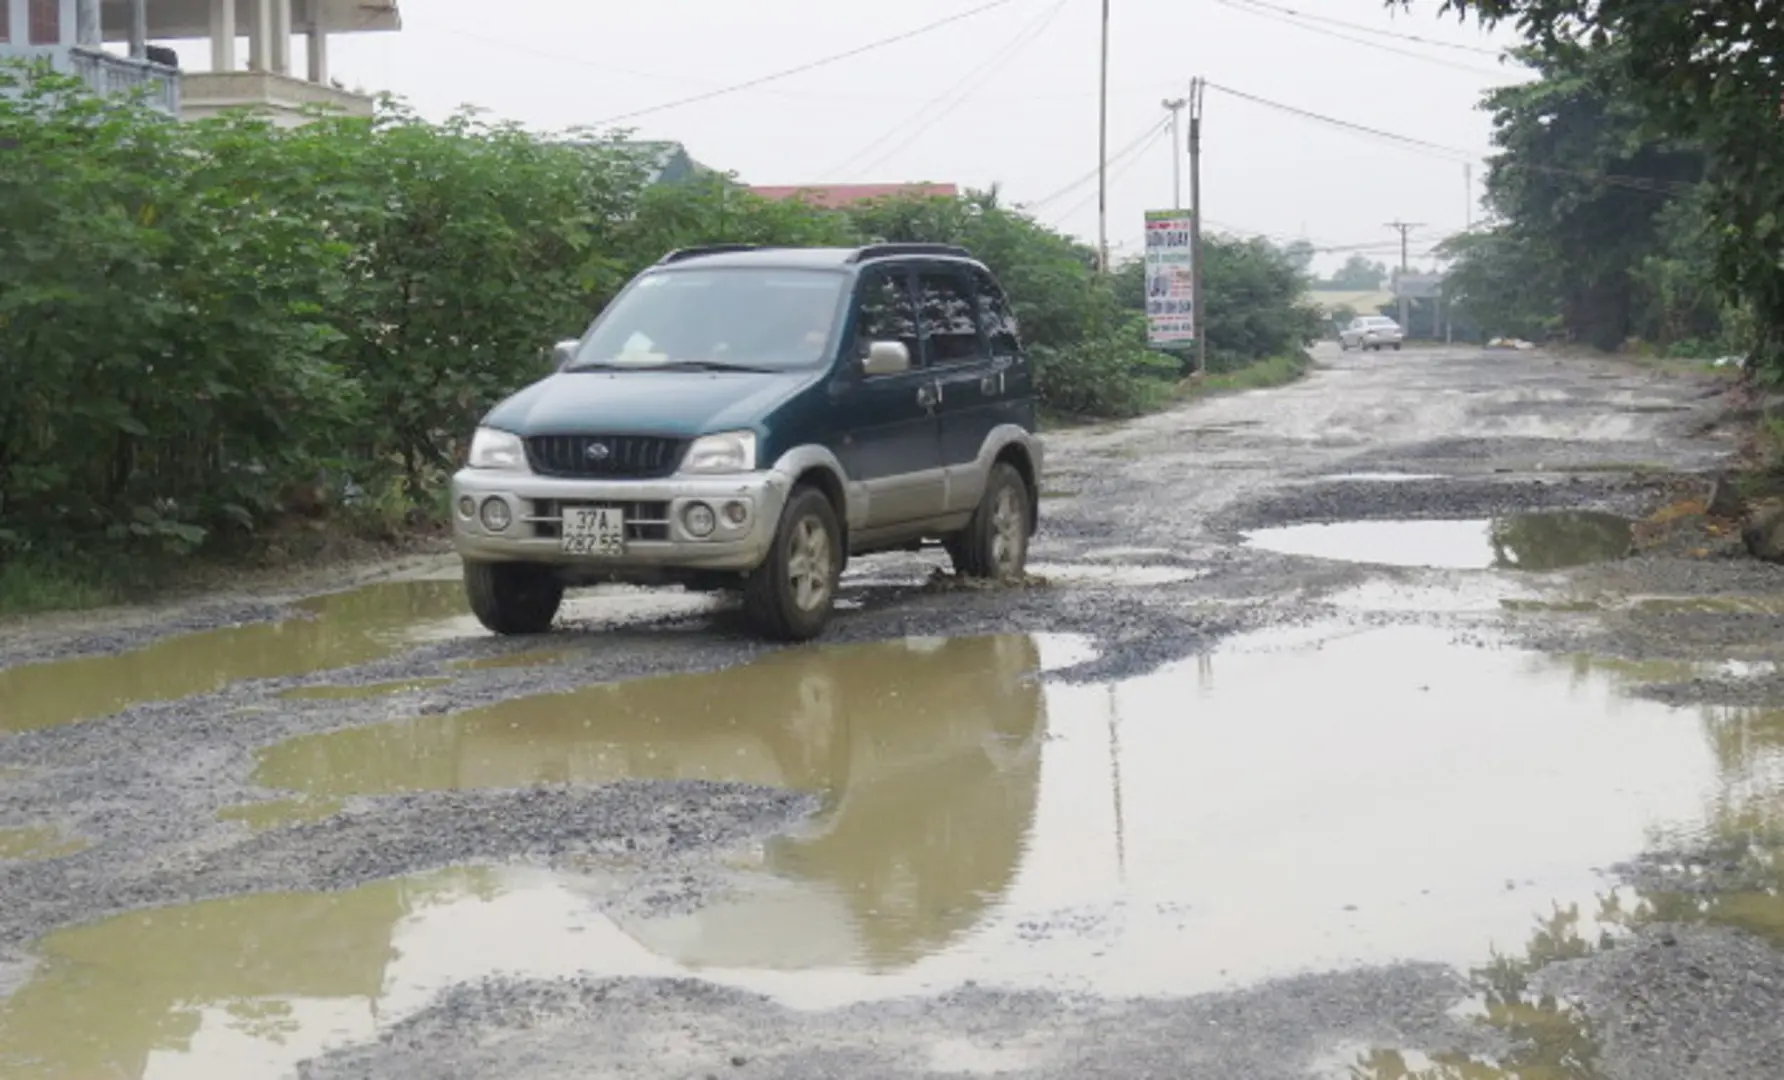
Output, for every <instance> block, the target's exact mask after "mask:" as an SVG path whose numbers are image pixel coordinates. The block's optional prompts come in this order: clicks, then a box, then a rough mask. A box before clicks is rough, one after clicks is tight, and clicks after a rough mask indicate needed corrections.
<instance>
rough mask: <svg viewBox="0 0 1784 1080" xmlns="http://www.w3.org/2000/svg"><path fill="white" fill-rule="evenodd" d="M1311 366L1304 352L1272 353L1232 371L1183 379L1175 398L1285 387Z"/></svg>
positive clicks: (1181, 398) (1311, 360) (1308, 357)
mask: <svg viewBox="0 0 1784 1080" xmlns="http://www.w3.org/2000/svg"><path fill="white" fill-rule="evenodd" d="M1312 368H1313V358H1312V357H1310V356H1308V355H1307V354H1306V353H1304V352H1303V353H1294V354H1292V355H1285V356H1272V357H1270V358H1269V359H1268V360H1260V361H1258V362H1257V363H1255V364H1247V365H1246V366H1244V367H1242V368H1237V369H1235V370H1233V371H1223V372H1220V373H1218V374H1214V375H1209V376H1207V377H1206V378H1201V379H1185V380H1183V381H1182V382H1181V383H1178V384H1177V398H1178V400H1187V399H1192V398H1198V397H1205V396H1207V395H1209V394H1231V393H1236V392H1238V391H1241V390H1264V389H1267V388H1269V387H1272V386H1285V385H1287V384H1289V383H1292V382H1294V381H1295V380H1296V379H1299V378H1301V377H1302V376H1304V375H1306V374H1307V372H1308V371H1310V370H1312Z"/></svg>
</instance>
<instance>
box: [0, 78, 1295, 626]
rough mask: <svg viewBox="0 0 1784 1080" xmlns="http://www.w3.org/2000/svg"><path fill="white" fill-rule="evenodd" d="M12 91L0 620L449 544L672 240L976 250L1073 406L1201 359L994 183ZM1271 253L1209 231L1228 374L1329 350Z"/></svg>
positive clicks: (1049, 378) (1145, 388)
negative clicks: (448, 528) (490, 413)
mask: <svg viewBox="0 0 1784 1080" xmlns="http://www.w3.org/2000/svg"><path fill="white" fill-rule="evenodd" d="M0 81H3V82H4V84H5V85H7V86H10V87H12V88H13V90H14V92H11V93H0V147H4V148H5V151H4V153H5V157H6V162H7V167H6V169H5V170H0V329H3V332H0V385H4V386H5V387H6V393H5V394H4V395H0V612H6V611H20V610H41V609H44V608H49V607H63V606H70V605H91V604H95V603H101V602H104V601H106V600H109V599H113V598H115V597H117V596H118V595H120V593H122V592H127V591H130V586H132V585H140V586H147V585H149V584H152V583H153V582H154V580H155V578H156V576H157V575H158V574H160V573H162V572H163V571H165V570H166V569H167V568H168V567H169V566H174V567H183V566H189V565H191V560H190V559H189V558H188V557H189V556H192V555H195V554H203V555H207V556H210V555H227V556H231V557H235V556H240V555H244V554H255V555H258V556H262V557H265V556H268V555H269V554H270V555H271V556H274V557H276V556H278V555H280V554H284V553H295V552H297V551H300V550H305V549H310V550H313V549H316V548H318V547H325V546H327V544H328V543H330V542H332V541H338V540H339V539H341V538H342V537H367V536H369V537H371V538H374V539H381V540H399V539H402V538H406V537H409V536H412V535H414V534H416V533H417V532H418V531H425V530H426V529H429V528H432V527H435V524H436V523H437V522H438V521H439V520H441V518H442V517H443V515H442V512H441V510H442V508H441V506H440V501H441V499H442V495H443V489H444V484H443V481H444V480H445V478H446V476H447V475H448V474H449V473H450V471H451V470H452V469H453V468H454V467H455V465H456V463H457V461H458V460H459V455H460V454H461V452H462V450H463V447H462V442H463V440H464V438H465V437H466V435H467V434H468V433H469V432H470V431H471V429H472V427H473V426H474V424H475V422H476V420H477V418H478V417H479V416H480V415H481V414H482V413H483V411H484V410H485V409H487V408H488V407H489V406H490V405H492V404H494V403H495V402H496V401H497V400H499V399H500V398H502V397H503V396H505V395H506V394H508V393H509V392H511V391H513V390H515V389H518V388H519V387H521V386H523V385H525V384H526V383H528V382H530V381H532V380H533V379H535V378H537V377H539V376H541V375H543V374H545V373H546V372H547V371H548V370H549V366H548V349H549V345H550V343H551V342H553V341H555V340H557V339H559V338H564V337H573V336H576V335H578V334H579V333H580V332H581V331H582V329H583V328H584V327H585V326H586V325H587V323H588V321H589V319H590V318H591V317H592V316H593V315H594V314H595V313H596V312H597V311H598V310H599V309H600V308H601V306H602V305H603V304H605V303H606V302H607V300H609V299H610V298H611V297H612V296H613V294H614V293H615V292H616V291H617V290H618V289H619V288H620V287H621V286H623V285H624V283H625V282H626V281H627V280H628V279H629V278H630V277H631V275H633V274H634V273H636V272H637V271H638V270H639V269H641V268H643V267H644V266H646V265H648V264H650V263H651V262H653V261H655V260H656V259H657V258H659V257H661V256H662V254H663V253H664V252H666V251H669V250H671V249H674V248H677V247H686V246H690V245H696V244H701V243H715V242H755V243H780V244H856V243H862V242H867V241H870V240H888V241H900V240H902V241H946V242H954V243H960V244H964V245H966V246H968V247H970V248H971V249H972V250H973V251H974V252H975V253H976V254H978V255H979V256H980V257H982V258H983V259H985V261H986V262H987V263H988V264H990V265H991V267H992V268H993V269H994V270H995V271H996V272H997V274H998V275H999V277H1000V278H1001V279H1002V280H1003V282H1004V284H1005V287H1006V288H1007V289H1008V290H1009V291H1010V293H1011V294H1012V299H1013V301H1014V304H1015V307H1016V312H1017V315H1018V317H1019V319H1020V323H1021V327H1022V330H1023V333H1024V336H1025V338H1026V340H1027V342H1028V344H1029V346H1030V348H1031V350H1032V353H1033V355H1034V357H1035V360H1036V362H1037V366H1038V368H1039V371H1040V379H1041V394H1042V397H1043V400H1044V403H1045V405H1046V407H1047V408H1048V409H1049V410H1050V411H1051V412H1053V413H1056V414H1063V415H1071V416H1079V417H1096V418H1107V417H1122V416H1131V415H1135V414H1138V413H1141V412H1144V411H1146V410H1148V409H1152V408H1156V407H1160V406H1162V405H1164V404H1167V403H1168V402H1170V401H1171V400H1173V397H1174V394H1173V391H1174V388H1175V387H1176V385H1177V383H1178V381H1179V379H1180V377H1181V376H1182V375H1183V374H1184V372H1185V370H1186V368H1185V363H1184V361H1183V360H1182V359H1181V358H1178V357H1174V356H1167V355H1164V354H1161V353H1158V352H1154V351H1151V350H1149V349H1148V348H1147V346H1146V337H1145V327H1144V319H1143V317H1142V316H1141V314H1140V311H1139V292H1138V281H1139V276H1138V268H1137V267H1136V268H1134V269H1132V270H1124V271H1123V273H1122V274H1121V275H1111V276H1110V277H1109V278H1102V277H1099V276H1098V275H1097V274H1096V273H1095V270H1094V266H1095V259H1094V254H1093V253H1092V252H1091V251H1090V250H1089V249H1087V248H1086V247H1084V246H1083V245H1081V244H1079V243H1077V242H1076V241H1074V240H1072V239H1070V238H1068V237H1065V236H1063V235H1060V234H1058V233H1055V232H1052V231H1050V230H1048V229H1047V228H1045V227H1044V226H1042V225H1040V224H1038V223H1037V222H1035V221H1034V220H1033V219H1032V218H1030V217H1028V216H1027V215H1025V214H1023V213H1022V212H1020V211H1019V210H1017V209H1012V208H1009V207H1006V206H1004V205H1002V204H1001V203H1000V201H999V198H998V196H997V193H996V192H995V190H993V191H988V192H975V193H970V194H969V195H967V196H965V197H963V198H959V199H920V200H902V201H887V202H881V203H878V204H873V205H868V206H864V207H861V208H856V209H853V210H849V211H830V210H823V209H819V208H815V207H812V206H808V205H806V204H803V203H799V202H771V201H768V200H764V199H761V198H758V197H755V196H753V195H751V194H749V193H748V192H746V191H743V190H741V189H740V188H739V187H737V186H736V185H735V184H732V183H730V182H728V181H727V179H725V178H710V177H709V178H705V179H701V180H697V181H690V182H685V183H678V184H652V183H651V182H650V169H649V167H648V165H647V163H646V162H644V161H643V160H641V159H640V157H639V156H638V154H637V152H636V151H633V150H630V149H628V148H627V147H626V146H624V145H623V144H621V143H620V142H618V141H617V140H616V138H615V137H613V136H612V135H611V134H604V135H599V136H597V135H591V134H587V133H568V134H566V135H563V136H558V137H550V138H547V137H540V136H537V135H534V134H529V133H527V132H524V131H522V130H521V129H519V128H518V127H514V126H508V125H502V124H496V123H491V122H488V121H485V120H483V119H480V118H478V117H476V116H475V115H474V114H471V113H465V114H461V115H459V116H456V117H454V118H453V119H452V120H450V121H449V122H446V123H443V124H431V123H427V122H425V121H423V120H421V119H420V118H418V117H416V116H415V115H413V114H412V113H410V112H409V111H407V110H406V109H405V108H404V107H403V106H401V105H400V103H397V102H394V101H387V102H386V103H385V104H384V105H383V107H382V108H381V110H380V113H379V116H378V117H377V118H376V119H375V120H356V119H329V120H322V121H319V122H317V123H314V124H311V125H308V126H305V127H302V128H299V129H296V130H283V129H278V128H274V127H272V126H270V125H269V124H266V123H263V122H260V121H256V120H252V119H247V118H231V119H222V120H213V121H206V122H202V123H168V122H166V120H165V119H164V118H162V117H161V116H159V115H158V114H156V113H154V112H152V111H150V110H147V109H145V108H139V107H135V106H132V105H129V104H125V103H120V102H119V101H117V100H115V99H114V100H105V101H101V100H100V99H97V98H94V97H92V96H90V95H89V94H88V93H87V92H86V91H85V90H84V89H83V88H82V87H80V86H79V85H78V84H77V83H74V82H73V81H71V80H65V79H61V78H59V77H56V76H43V77H41V78H37V79H34V80H32V81H31V82H30V83H29V84H28V85H24V84H22V82H21V81H20V80H19V79H18V78H17V72H16V71H14V70H12V69H5V70H0ZM1278 261H1279V260H1276V258H1275V256H1274V253H1273V252H1271V251H1270V250H1269V249H1268V248H1267V247H1264V246H1260V245H1252V244H1246V243H1239V242H1228V241H1224V240H1222V239H1220V238H1218V237H1216V238H1211V239H1210V242H1209V254H1208V265H1209V274H1208V289H1209V301H1208V306H1209V307H1210V309H1211V310H1213V311H1215V312H1218V313H1219V315H1218V316H1217V317H1216V318H1215V319H1214V320H1212V321H1211V323H1210V327H1209V329H1210V334H1211V349H1210V355H1211V359H1212V360H1213V361H1214V365H1212V366H1213V370H1216V371H1220V372H1236V371H1239V370H1242V369H1244V368H1246V366H1247V365H1250V364H1254V363H1256V362H1258V361H1265V360H1272V359H1273V358H1277V357H1281V356H1284V355H1290V354H1294V353H1297V352H1298V350H1299V349H1300V348H1301V347H1303V346H1304V345H1305V344H1306V342H1307V340H1309V339H1310V338H1311V337H1312V332H1311V330H1310V329H1309V327H1308V325H1307V324H1306V323H1305V321H1304V320H1300V315H1299V313H1298V311H1297V310H1296V309H1295V308H1294V304H1295V296H1296V295H1297V294H1298V290H1294V291H1289V290H1286V289H1284V288H1283V287H1282V281H1283V278H1282V273H1283V272H1284V271H1283V268H1282V267H1280V266H1278V265H1277V262H1278ZM1288 273H1289V274H1290V275H1291V276H1292V271H1288ZM1260 283H1264V284H1260ZM1130 284H1131V285H1132V286H1133V288H1132V290H1131V291H1132V295H1131V297H1130V296H1129V295H1128V293H1129V286H1130ZM1272 290H1273V291H1272ZM1258 304H1265V305H1276V306H1277V307H1278V308H1280V310H1279V311H1278V310H1252V309H1253V308H1254V307H1255V306H1256V305H1258ZM1298 320H1300V321H1298ZM1297 335H1299V336H1297ZM1276 363H1277V364H1278V365H1280V363H1281V361H1279V360H1277V361H1276ZM1264 370H1268V371H1277V370H1278V368H1276V367H1271V368H1266V369H1264Z"/></svg>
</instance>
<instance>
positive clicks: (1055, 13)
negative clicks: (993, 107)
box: [825, 0, 1067, 178]
mask: <svg viewBox="0 0 1784 1080" xmlns="http://www.w3.org/2000/svg"><path fill="white" fill-rule="evenodd" d="M1066 2H1067V0H1055V2H1054V4H1053V6H1051V7H1049V8H1046V9H1045V10H1043V11H1042V12H1041V13H1040V15H1039V16H1037V17H1036V18H1035V19H1033V20H1032V21H1030V22H1028V23H1027V24H1025V25H1024V26H1023V27H1022V29H1021V30H1018V31H1017V32H1016V36H1015V37H1013V38H1011V39H1010V40H1009V42H1008V43H1007V44H1005V45H1004V47H1003V48H1002V49H1000V50H998V52H997V53H995V54H993V55H992V56H990V57H989V58H987V60H986V62H985V63H983V64H981V65H979V66H978V67H976V68H974V69H973V70H972V71H969V72H967V74H966V77H965V78H963V79H961V80H960V81H959V82H956V83H955V84H954V85H953V86H950V87H949V88H948V89H947V90H946V91H945V92H944V93H943V94H942V96H941V97H940V98H935V99H932V100H931V101H929V102H927V103H926V104H924V105H923V107H922V108H920V109H918V110H917V111H916V112H915V113H913V114H912V115H911V116H909V117H907V118H906V119H905V120H903V121H901V122H900V123H898V124H896V125H894V126H893V127H892V128H891V129H889V130H888V131H886V132H885V133H884V134H882V135H881V136H880V137H879V138H877V139H875V140H874V141H873V142H871V143H868V144H867V145H866V146H864V147H862V148H861V149H860V150H859V151H857V152H856V153H855V154H853V155H851V156H850V157H848V158H846V159H845V160H844V161H843V163H842V164H840V165H838V166H836V167H835V168H834V169H830V170H829V171H828V172H827V173H826V174H825V175H828V176H836V177H839V178H840V177H841V176H842V174H843V172H844V170H846V169H848V168H849V167H850V166H851V165H853V164H854V163H855V162H856V161H857V160H859V159H860V158H862V157H865V156H866V155H867V154H870V153H872V152H873V150H874V148H876V147H878V146H879V145H881V144H882V143H884V142H886V140H888V139H891V138H892V137H893V136H895V135H896V134H897V133H898V132H899V131H900V130H901V129H904V128H905V127H907V126H910V128H911V130H910V133H909V134H908V135H906V136H905V137H904V138H903V139H900V140H899V141H898V142H897V143H895V144H894V145H893V146H892V147H891V148H889V149H888V150H886V151H885V152H884V153H882V154H880V155H879V156H878V157H876V158H874V159H873V160H871V161H869V162H867V163H866V164H864V165H862V166H861V167H860V169H859V172H860V173H861V174H866V173H867V172H869V171H870V170H872V169H874V168H876V167H878V166H879V165H880V163H881V162H884V161H886V160H887V159H888V158H890V157H892V156H893V155H894V154H896V153H898V152H899V151H900V150H903V149H904V148H905V147H907V146H909V145H910V144H911V143H912V142H915V141H916V140H917V139H918V138H920V137H921V136H922V135H923V134H924V133H925V132H926V131H927V130H929V129H930V127H929V126H926V125H924V124H923V123H922V120H923V117H924V114H925V113H927V112H929V110H930V108H931V106H934V105H937V104H942V103H943V102H946V104H943V105H942V109H941V111H939V112H937V113H936V114H935V115H934V116H931V117H929V121H928V125H930V126H932V125H934V124H936V123H939V122H940V121H941V120H942V118H943V117H945V116H947V115H948V114H949V113H951V112H953V111H954V110H955V109H958V108H959V107H960V106H961V105H964V104H965V103H966V101H967V99H969V98H970V97H972V95H973V92H974V91H975V90H977V89H979V88H980V87H982V86H984V85H985V84H986V83H987V82H989V81H990V80H991V77H992V76H994V75H996V74H997V72H998V71H999V70H1001V69H1002V68H1003V67H1004V65H1006V64H1008V63H1009V62H1010V61H1012V60H1014V59H1015V58H1016V57H1017V56H1018V55H1020V54H1021V52H1022V50H1023V49H1025V48H1027V47H1028V46H1029V45H1032V44H1033V43H1034V42H1035V41H1036V40H1037V39H1039V38H1040V36H1041V35H1042V34H1044V33H1046V32H1047V30H1048V28H1049V27H1051V26H1052V25H1053V20H1055V19H1057V18H1058V17H1059V13H1060V12H1061V11H1063V10H1064V9H1065V5H1066ZM981 77H982V78H981ZM975 79H978V80H979V81H978V82H977V83H976V84H973V81H974V80H975ZM968 84H973V85H968ZM950 95H953V100H952V101H949V100H948V98H949V97H950Z"/></svg>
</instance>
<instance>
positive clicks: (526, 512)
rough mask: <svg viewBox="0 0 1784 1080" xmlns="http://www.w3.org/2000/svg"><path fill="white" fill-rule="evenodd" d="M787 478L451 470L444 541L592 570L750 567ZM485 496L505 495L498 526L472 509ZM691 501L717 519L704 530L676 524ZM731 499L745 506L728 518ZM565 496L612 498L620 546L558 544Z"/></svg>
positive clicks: (464, 551)
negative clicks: (581, 551)
mask: <svg viewBox="0 0 1784 1080" xmlns="http://www.w3.org/2000/svg"><path fill="white" fill-rule="evenodd" d="M792 486H793V480H792V477H790V476H787V475H785V474H784V473H778V472H774V471H773V470H764V471H761V472H753V473H742V474H739V475H735V476H689V477H681V476H671V477H666V478H664V479H661V480H571V479H560V478H557V477H549V476H536V475H534V474H532V473H524V472H506V471H499V470H495V469H461V470H459V472H458V474H457V475H456V476H454V477H453V478H452V539H453V546H454V547H455V548H457V549H458V553H459V554H460V555H461V556H463V557H464V558H466V559H470V560H474V561H480V562H536V563H550V564H552V565H557V566H567V567H574V568H576V569H578V570H585V571H590V572H595V573H599V572H602V571H606V570H612V571H633V570H674V569H686V570H720V571H746V570H753V569H755V568H756V567H757V566H760V565H761V564H762V562H763V561H764V560H765V559H767V557H768V550H769V547H770V546H771V545H772V544H773V542H774V531H775V529H776V528H777V527H778V526H779V524H780V515H781V510H782V508H783V507H784V506H785V505H786V502H787V494H788V492H789V491H791V490H792ZM490 499H498V500H501V501H502V502H504V503H506V504H507V508H508V519H509V524H508V526H507V527H506V528H504V529H500V530H494V529H490V528H488V527H487V526H485V525H484V523H483V520H482V517H481V513H482V508H483V505H484V503H485V502H486V501H488V500H490ZM695 502H703V503H705V504H707V505H708V506H710V507H711V508H712V509H713V511H714V513H715V515H716V516H717V517H718V526H717V528H715V529H714V530H713V532H712V534H711V535H710V536H708V537H705V538H704V539H703V538H700V537H697V536H695V535H693V534H692V533H691V532H689V531H688V529H687V526H686V523H685V518H684V513H685V511H686V510H687V508H688V507H689V506H690V505H692V504H693V503H695ZM733 502H737V503H742V504H744V506H745V507H746V508H747V510H748V516H747V517H746V518H745V520H744V522H743V523H742V524H741V525H735V526H733V525H731V524H730V523H729V522H727V521H726V520H725V517H724V515H723V514H722V513H720V511H721V509H722V508H723V507H724V506H726V505H727V504H729V503H733ZM566 505H568V506H619V507H620V508H621V509H622V510H623V511H624V512H625V515H626V547H625V553H624V554H623V555H571V554H567V553H565V552H564V551H563V549H562V541H561V540H560V539H559V527H560V523H561V522H562V519H563V514H562V511H563V508H564V507H565V506H566ZM467 508H469V510H470V513H469V514H467V513H466V512H465V510H466V509H467Z"/></svg>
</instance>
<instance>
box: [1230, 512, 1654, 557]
mask: <svg viewBox="0 0 1784 1080" xmlns="http://www.w3.org/2000/svg"><path fill="white" fill-rule="evenodd" d="M1633 537H1634V532H1633V523H1632V522H1630V520H1629V519H1628V518H1624V517H1619V516H1617V515H1615V514H1605V513H1596V512H1591V511H1559V512H1552V513H1535V514H1519V515H1514V516H1510V517H1501V518H1469V519H1463V520H1436V521H1424V520H1386V521H1343V522H1335V523H1317V524H1304V525H1285V526H1281V527H1278V528H1271V529H1259V530H1257V531H1256V532H1252V533H1249V534H1248V535H1247V536H1246V538H1245V542H1246V545H1247V546H1248V547H1254V548H1258V549H1261V550H1264V551H1273V552H1276V553H1278V554H1282V555H1301V556H1308V557H1312V558H1317V559H1333V560H1337V561H1340V562H1357V563H1372V564H1375V565H1379V566H1419V567H1431V568H1436V569H1446V570H1529V571H1544V570H1560V569H1564V568H1566V567H1570V566H1582V565H1585V564H1587V563H1595V562H1605V561H1608V560H1611V559H1618V558H1622V557H1623V556H1625V555H1627V554H1628V553H1629V550H1630V547H1631V544H1632V543H1633Z"/></svg>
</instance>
